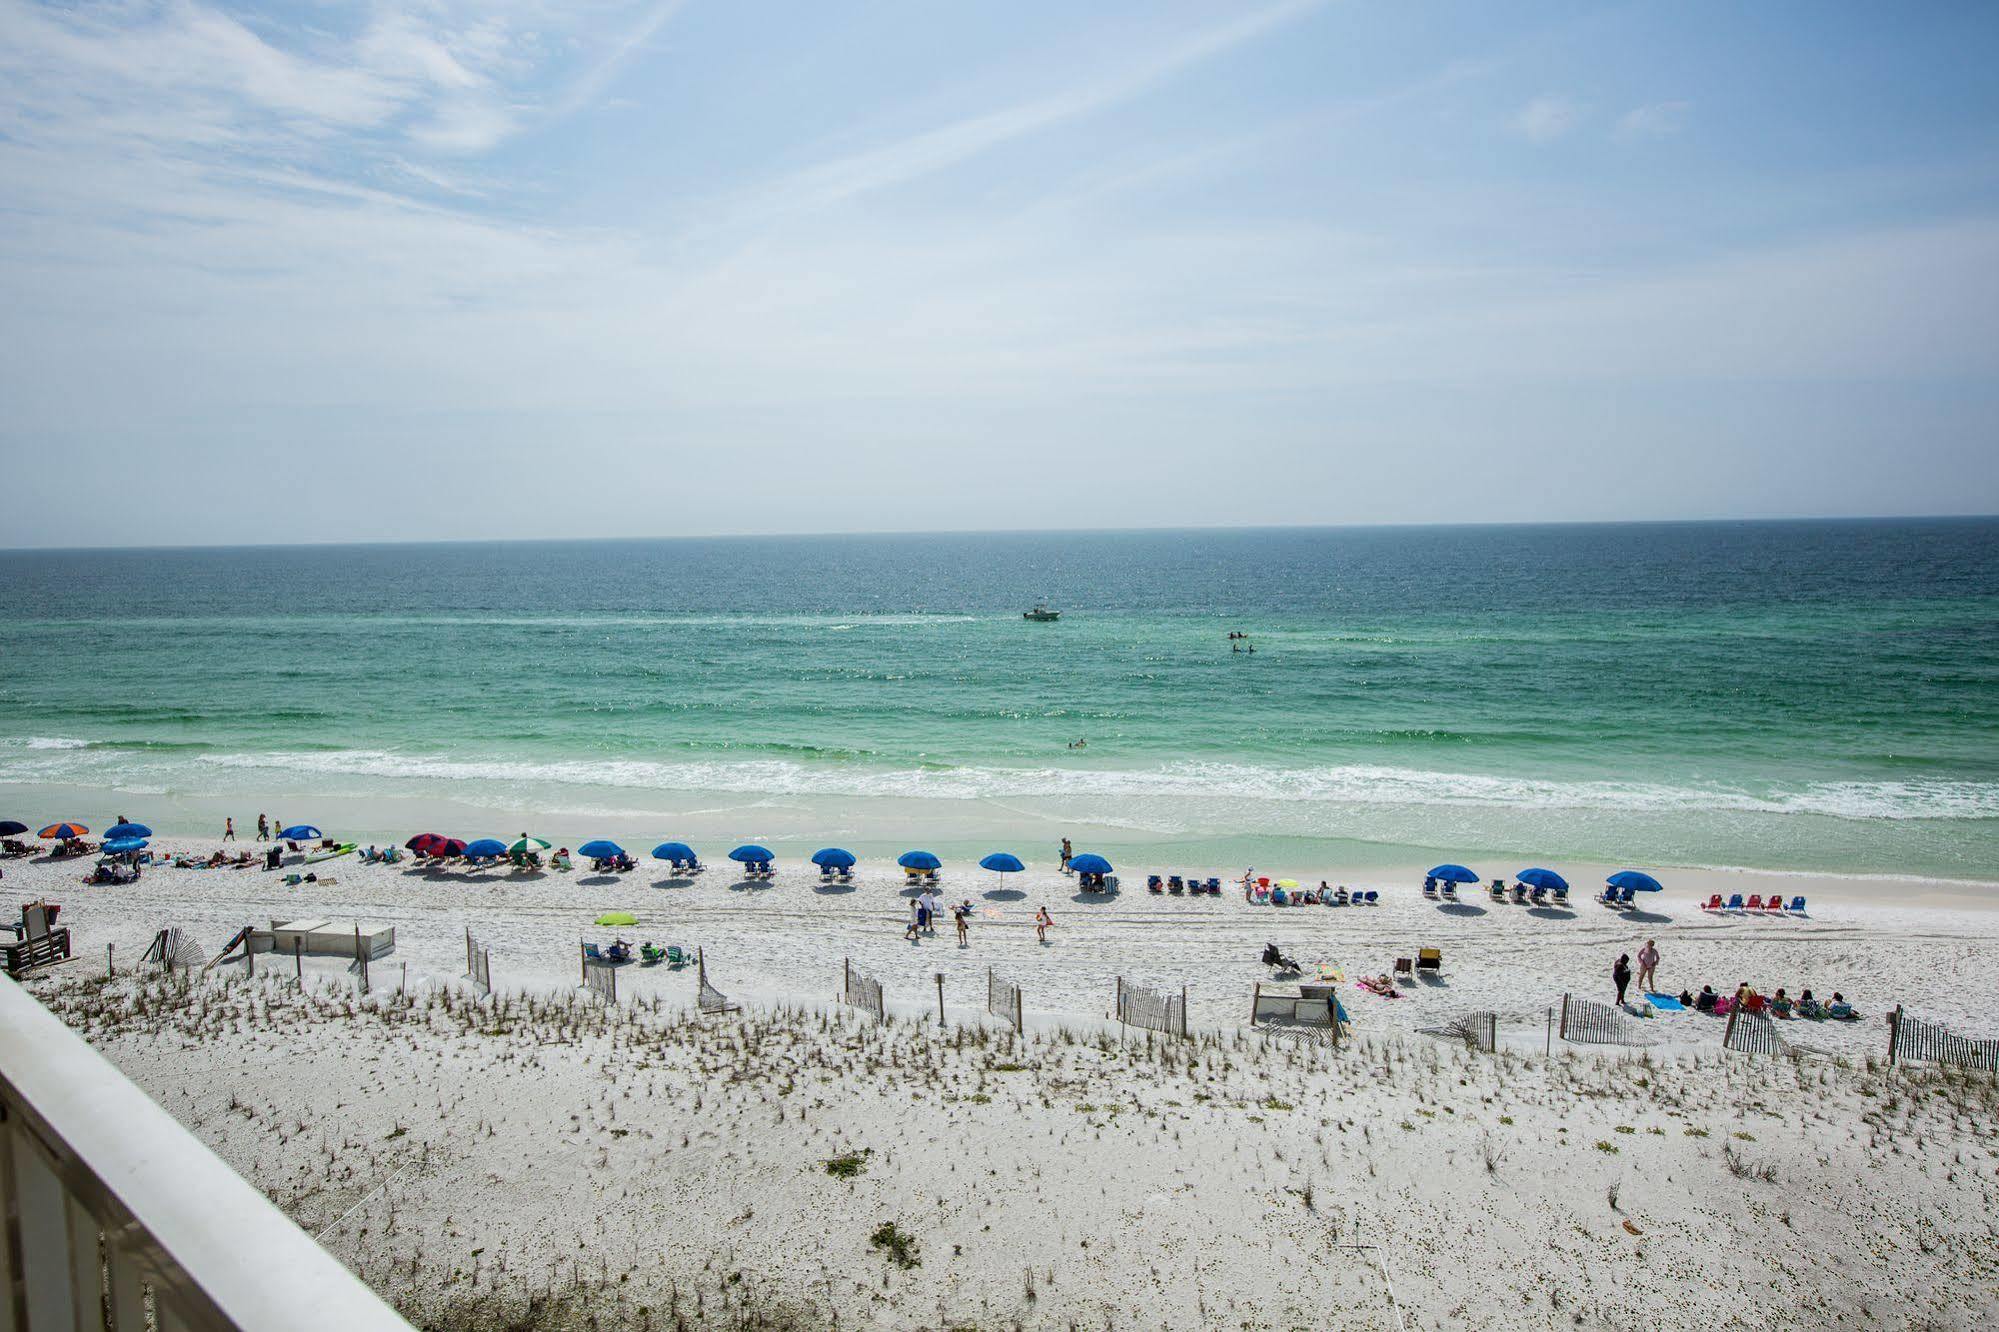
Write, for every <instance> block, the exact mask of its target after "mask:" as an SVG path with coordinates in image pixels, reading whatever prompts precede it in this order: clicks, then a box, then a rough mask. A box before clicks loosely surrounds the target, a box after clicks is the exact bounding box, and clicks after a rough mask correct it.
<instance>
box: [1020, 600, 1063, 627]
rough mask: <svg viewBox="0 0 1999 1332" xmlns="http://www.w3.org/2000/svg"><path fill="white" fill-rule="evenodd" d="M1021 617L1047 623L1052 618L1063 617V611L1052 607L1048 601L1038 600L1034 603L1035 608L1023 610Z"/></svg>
mask: <svg viewBox="0 0 1999 1332" xmlns="http://www.w3.org/2000/svg"><path fill="white" fill-rule="evenodd" d="M1020 618H1021V619H1023V620H1034V621H1036V622H1038V623H1042V624H1045V623H1047V622H1048V621H1050V620H1059V619H1061V618H1062V612H1061V611H1058V610H1055V609H1053V608H1052V607H1050V606H1049V604H1048V603H1047V602H1046V601H1037V602H1035V603H1034V609H1033V610H1025V611H1022V612H1021V613H1020Z"/></svg>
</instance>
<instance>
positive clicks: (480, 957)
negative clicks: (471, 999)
mask: <svg viewBox="0 0 1999 1332" xmlns="http://www.w3.org/2000/svg"><path fill="white" fill-rule="evenodd" d="M465 979H466V980H469V981H471V982H472V983H473V984H474V985H476V986H478V987H479V989H480V990H481V991H483V992H484V993H486V994H491V993H492V992H493V953H492V950H491V949H489V948H487V947H486V945H484V944H482V943H480V942H479V941H478V940H477V939H475V938H474V937H473V936H472V931H470V930H467V931H465Z"/></svg>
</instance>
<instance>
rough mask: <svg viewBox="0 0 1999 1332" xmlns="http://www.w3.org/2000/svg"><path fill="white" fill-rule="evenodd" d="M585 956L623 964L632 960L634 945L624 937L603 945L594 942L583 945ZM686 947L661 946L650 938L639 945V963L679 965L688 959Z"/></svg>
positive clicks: (641, 964) (599, 960) (646, 965)
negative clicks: (599, 945)
mask: <svg viewBox="0 0 1999 1332" xmlns="http://www.w3.org/2000/svg"><path fill="white" fill-rule="evenodd" d="M583 956H584V957H586V958H588V959H589V960H590V961H592V962H609V963H610V964H611V965H612V966H623V965H624V964H625V963H627V962H629V961H631V960H632V946H631V944H630V943H628V942H626V941H625V940H623V939H613V940H611V942H609V943H607V944H605V945H604V946H603V947H601V948H600V947H598V946H597V945H596V944H593V943H586V944H584V945H583ZM687 957H688V954H687V952H686V950H685V949H682V948H679V947H675V946H669V947H666V948H660V947H657V946H656V945H654V943H653V941H652V940H650V939H648V940H646V941H645V942H644V943H642V944H640V945H639V965H640V966H643V967H650V966H657V965H658V964H659V963H661V962H671V963H672V965H674V966H676V967H678V966H681V965H683V963H684V962H685V961H686V960H687Z"/></svg>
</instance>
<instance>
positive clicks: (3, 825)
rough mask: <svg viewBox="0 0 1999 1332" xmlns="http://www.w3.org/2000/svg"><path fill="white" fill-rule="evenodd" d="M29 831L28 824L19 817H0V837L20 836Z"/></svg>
mask: <svg viewBox="0 0 1999 1332" xmlns="http://www.w3.org/2000/svg"><path fill="white" fill-rule="evenodd" d="M26 831H28V825H27V824H25V823H23V822H21V821H20V820H19V819H0V837H18V836H20V835H21V834H22V833H24V832H26Z"/></svg>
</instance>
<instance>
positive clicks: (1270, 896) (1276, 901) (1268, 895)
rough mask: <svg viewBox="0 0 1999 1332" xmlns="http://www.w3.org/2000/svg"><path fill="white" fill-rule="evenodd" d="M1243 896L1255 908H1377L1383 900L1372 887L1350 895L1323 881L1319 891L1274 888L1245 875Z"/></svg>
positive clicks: (1265, 881) (1267, 882) (1342, 886)
mask: <svg viewBox="0 0 1999 1332" xmlns="http://www.w3.org/2000/svg"><path fill="white" fill-rule="evenodd" d="M1211 882H1212V881H1211ZM1242 895H1243V898H1244V899H1245V900H1246V901H1248V902H1250V903H1251V904H1252V905H1255V906H1375V905H1377V904H1379V903H1380V901H1381V894H1380V893H1379V892H1378V891H1376V890H1374V889H1372V888H1370V889H1368V890H1367V891H1365V892H1363V891H1362V890H1360V889H1358V888H1356V889H1354V890H1353V891H1352V892H1348V891H1347V886H1346V885H1345V884H1341V885H1340V886H1339V887H1337V888H1335V887H1333V886H1332V885H1330V884H1328V883H1327V882H1326V881H1325V880H1324V879H1321V880H1319V886H1318V887H1317V888H1286V887H1284V886H1283V885H1281V884H1280V885H1277V886H1274V887H1273V886H1272V884H1271V882H1270V880H1268V879H1256V880H1254V881H1252V880H1251V879H1249V878H1248V877H1247V876H1245V877H1244V878H1243V880H1242Z"/></svg>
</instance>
